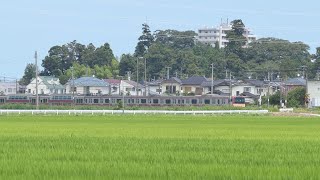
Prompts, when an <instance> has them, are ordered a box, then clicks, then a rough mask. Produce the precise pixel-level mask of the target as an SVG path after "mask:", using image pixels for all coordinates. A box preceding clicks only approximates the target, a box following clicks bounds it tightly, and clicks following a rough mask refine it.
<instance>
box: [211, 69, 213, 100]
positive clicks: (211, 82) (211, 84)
mask: <svg viewBox="0 0 320 180" xmlns="http://www.w3.org/2000/svg"><path fill="white" fill-rule="evenodd" d="M211 95H213V63H212V64H211Z"/></svg>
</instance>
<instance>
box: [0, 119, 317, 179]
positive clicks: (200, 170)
mask: <svg viewBox="0 0 320 180" xmlns="http://www.w3.org/2000/svg"><path fill="white" fill-rule="evenodd" d="M0 127H1V131H0V179H318V177H320V168H319V167H320V155H319V152H320V131H319V128H320V121H319V119H318V118H310V117H305V118H302V117H273V116H248V115H247V116H239V115H237V116H190V115H186V116H184V115H179V116H173V115H156V116H154V115H108V116H0Z"/></svg>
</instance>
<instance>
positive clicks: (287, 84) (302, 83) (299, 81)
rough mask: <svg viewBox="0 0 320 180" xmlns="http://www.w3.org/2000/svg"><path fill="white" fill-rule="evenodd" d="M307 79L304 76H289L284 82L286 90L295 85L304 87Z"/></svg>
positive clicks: (291, 88)
mask: <svg viewBox="0 0 320 180" xmlns="http://www.w3.org/2000/svg"><path fill="white" fill-rule="evenodd" d="M306 85H307V81H306V79H304V78H290V79H288V80H287V81H285V82H284V86H285V88H286V91H287V92H289V91H291V90H293V89H295V88H297V87H306Z"/></svg>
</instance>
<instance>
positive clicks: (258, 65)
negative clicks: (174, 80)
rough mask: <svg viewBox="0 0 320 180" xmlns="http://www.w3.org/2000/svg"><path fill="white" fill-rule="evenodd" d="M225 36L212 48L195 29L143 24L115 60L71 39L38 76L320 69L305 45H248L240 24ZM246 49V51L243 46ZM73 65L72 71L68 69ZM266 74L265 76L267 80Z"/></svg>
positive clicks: (270, 41) (237, 74) (255, 74)
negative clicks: (152, 27)
mask: <svg viewBox="0 0 320 180" xmlns="http://www.w3.org/2000/svg"><path fill="white" fill-rule="evenodd" d="M231 24H232V30H231V31H229V32H228V33H227V39H228V40H229V44H228V46H227V47H226V48H221V49H220V48H219V47H217V46H216V47H211V46H208V45H204V44H201V43H197V42H196V41H195V36H196V33H195V32H194V31H177V30H157V31H154V32H153V33H152V32H151V30H150V27H149V26H148V25H147V24H143V25H142V34H141V36H140V37H139V38H138V43H137V46H136V48H135V52H134V53H133V54H123V55H122V56H121V57H120V59H119V60H116V58H115V56H114V54H113V52H112V50H111V48H110V46H109V44H108V43H106V44H104V45H102V46H101V47H98V48H96V47H95V46H94V45H93V44H89V45H82V44H80V43H78V42H76V41H73V42H71V43H68V44H65V45H62V46H54V47H52V48H50V50H49V51H48V55H47V56H46V57H45V58H44V59H43V61H42V67H43V71H42V72H40V74H41V75H46V76H55V77H59V78H60V81H61V83H65V82H67V80H68V79H70V78H71V76H72V72H73V75H74V77H80V76H84V75H95V76H96V77H98V78H119V76H122V77H124V76H127V75H128V72H131V74H132V77H131V79H133V80H137V79H136V73H137V70H138V72H139V79H138V81H142V80H143V77H144V76H143V74H144V72H145V70H144V69H145V64H144V63H145V62H146V74H147V79H148V80H151V79H159V78H165V77H166V70H167V68H169V70H170V76H178V77H179V78H186V77H190V76H193V75H200V76H206V77H211V66H210V65H211V64H213V67H214V78H225V77H226V72H231V74H232V76H233V77H234V78H238V79H243V78H249V77H251V78H257V79H265V78H267V77H270V76H271V77H270V78H271V79H272V78H273V79H275V78H277V77H280V78H288V77H296V75H297V74H298V73H299V71H300V70H301V69H300V67H301V66H307V67H308V75H309V78H314V77H315V76H316V72H317V70H318V68H320V48H317V52H316V54H310V53H309V49H310V48H309V46H308V45H306V44H304V43H302V42H289V41H287V40H282V39H276V38H262V39H259V40H257V41H255V42H253V43H251V44H249V45H247V42H246V38H245V37H244V36H243V31H244V27H245V25H244V23H243V22H242V20H234V21H232V22H231ZM244 46H247V47H246V48H243V47H244ZM71 67H73V71H71ZM32 68H34V69H35V67H34V65H33V66H32V65H30V64H29V65H28V66H27V67H26V70H25V75H24V77H23V78H22V80H21V82H22V83H23V84H28V81H29V82H30V77H32V76H33V75H32V72H34V69H32ZM268 72H269V76H268Z"/></svg>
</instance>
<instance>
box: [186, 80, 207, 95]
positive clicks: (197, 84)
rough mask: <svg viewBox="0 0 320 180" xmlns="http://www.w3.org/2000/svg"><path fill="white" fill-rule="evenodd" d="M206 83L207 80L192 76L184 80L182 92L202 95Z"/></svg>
mask: <svg viewBox="0 0 320 180" xmlns="http://www.w3.org/2000/svg"><path fill="white" fill-rule="evenodd" d="M205 81H207V79H206V78H205V77H203V76H192V77H190V78H188V79H185V80H182V86H181V87H182V88H181V89H182V91H181V92H182V93H184V94H194V95H202V94H203V87H202V86H201V85H202V83H203V82H205Z"/></svg>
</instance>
